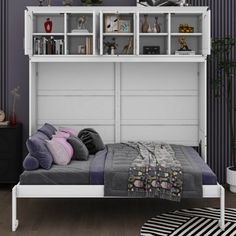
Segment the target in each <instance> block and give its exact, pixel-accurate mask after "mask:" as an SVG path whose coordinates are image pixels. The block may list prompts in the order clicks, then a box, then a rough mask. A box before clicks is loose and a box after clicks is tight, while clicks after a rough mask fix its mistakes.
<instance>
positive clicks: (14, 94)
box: [10, 86, 20, 125]
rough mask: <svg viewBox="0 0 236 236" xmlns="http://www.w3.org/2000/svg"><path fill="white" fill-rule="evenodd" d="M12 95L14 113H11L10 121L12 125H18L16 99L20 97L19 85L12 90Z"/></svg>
mask: <svg viewBox="0 0 236 236" xmlns="http://www.w3.org/2000/svg"><path fill="white" fill-rule="evenodd" d="M11 95H12V97H13V103H12V113H11V115H10V123H11V125H16V123H17V122H16V100H17V99H18V98H19V97H20V87H19V86H17V87H16V88H14V89H12V90H11Z"/></svg>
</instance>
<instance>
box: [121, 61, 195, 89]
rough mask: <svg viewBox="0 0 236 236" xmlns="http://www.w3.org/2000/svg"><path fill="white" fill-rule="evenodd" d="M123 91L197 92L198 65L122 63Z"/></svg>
mask: <svg viewBox="0 0 236 236" xmlns="http://www.w3.org/2000/svg"><path fill="white" fill-rule="evenodd" d="M121 68H122V70H121V78H122V81H121V89H122V90H197V88H198V77H197V73H198V64H197V63H122V64H121Z"/></svg>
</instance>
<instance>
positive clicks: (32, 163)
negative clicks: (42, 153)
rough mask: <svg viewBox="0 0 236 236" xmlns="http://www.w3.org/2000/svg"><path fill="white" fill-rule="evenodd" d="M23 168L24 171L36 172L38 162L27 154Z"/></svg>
mask: <svg viewBox="0 0 236 236" xmlns="http://www.w3.org/2000/svg"><path fill="white" fill-rule="evenodd" d="M23 167H24V169H25V170H37V169H38V168H39V161H38V159H36V158H35V157H33V156H31V155H30V154H28V155H27V156H26V158H25V159H24V161H23Z"/></svg>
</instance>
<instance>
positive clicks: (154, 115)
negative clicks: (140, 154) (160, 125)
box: [121, 96, 198, 120]
mask: <svg viewBox="0 0 236 236" xmlns="http://www.w3.org/2000/svg"><path fill="white" fill-rule="evenodd" d="M121 104H122V106H121V118H122V119H125V120H129V119H131V120H142V119H144V120H148V119H150V120H155V119H157V120H165V119H166V120H175V119H176V120H197V119H198V97H197V96H188V97H186V96H173V97H169V96H155V97H154V96H149V97H146V96H132V97H124V98H122V103H121Z"/></svg>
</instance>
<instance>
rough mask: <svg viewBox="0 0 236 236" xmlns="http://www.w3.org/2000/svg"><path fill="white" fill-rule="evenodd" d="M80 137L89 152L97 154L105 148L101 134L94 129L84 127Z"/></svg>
mask: <svg viewBox="0 0 236 236" xmlns="http://www.w3.org/2000/svg"><path fill="white" fill-rule="evenodd" d="M78 137H79V138H80V139H81V140H82V142H83V143H84V144H85V146H86V147H87V149H88V151H89V154H95V153H96V152H98V151H101V150H103V149H104V148H105V145H104V144H103V141H102V139H101V137H100V135H99V134H98V132H96V131H95V130H94V129H89V128H88V129H83V130H81V131H80V132H79V135H78Z"/></svg>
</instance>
